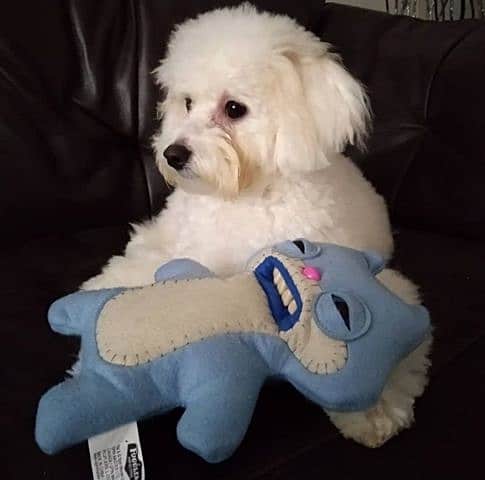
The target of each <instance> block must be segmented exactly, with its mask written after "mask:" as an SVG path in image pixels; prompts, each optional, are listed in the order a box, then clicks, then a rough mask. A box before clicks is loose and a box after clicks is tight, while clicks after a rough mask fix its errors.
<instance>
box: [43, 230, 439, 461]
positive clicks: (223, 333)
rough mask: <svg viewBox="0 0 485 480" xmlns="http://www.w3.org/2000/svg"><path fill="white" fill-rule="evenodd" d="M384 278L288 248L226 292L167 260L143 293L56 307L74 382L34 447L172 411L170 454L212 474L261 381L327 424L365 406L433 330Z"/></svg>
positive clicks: (79, 296)
mask: <svg viewBox="0 0 485 480" xmlns="http://www.w3.org/2000/svg"><path fill="white" fill-rule="evenodd" d="M382 267H383V261H382V260H381V259H380V258H379V257H378V256H376V255H375V254H371V253H362V252H358V251H355V250H351V249H348V248H343V247H339V246H336V245H327V244H315V243H310V242H308V241H306V240H297V241H295V242H284V243H281V244H278V245H276V246H275V247H273V248H271V249H269V250H266V251H264V252H262V253H261V254H259V255H258V256H257V258H256V259H254V260H253V261H252V268H251V269H250V270H249V271H247V272H245V273H241V274H238V275H234V276H232V277H229V278H225V279H221V278H217V277H215V276H214V275H213V274H212V273H211V272H210V271H209V270H207V269H206V268H205V267H203V266H202V265H200V264H198V263H196V262H193V261H190V260H175V261H173V262H170V263H168V264H166V265H164V266H162V267H161V268H160V269H159V270H158V271H157V273H156V275H155V279H156V282H157V283H155V284H153V285H151V286H147V287H141V288H132V289H126V288H118V289H109V290H99V291H92V292H78V293H74V294H72V295H68V296H67V297H64V298H61V299H60V300H58V301H56V302H55V303H54V304H53V305H52V306H51V308H50V311H49V322H50V325H51V327H52V328H53V330H55V331H56V332H59V333H62V334H67V335H80V336H81V351H80V361H81V368H80V371H79V373H78V374H76V375H75V376H74V377H73V378H69V379H67V380H66V381H64V382H62V383H60V384H59V385H57V386H55V387H54V388H52V389H51V390H49V391H48V392H47V393H46V394H45V395H44V396H43V397H42V399H41V401H40V404H39V408H38V412H37V424H36V432H35V433H36V439H37V442H38V444H39V446H40V447H41V448H42V450H44V451H45V452H47V453H55V452H57V451H58V450H60V449H63V448H65V447H68V446H70V445H73V444H75V443H78V442H81V441H83V440H86V439H87V438H89V437H91V436H93V435H95V434H98V433H101V432H103V431H107V430H110V429H112V428H114V427H116V426H119V425H122V424H124V423H128V422H132V421H136V420H139V419H141V418H145V417H148V416H152V415H158V414H162V413H164V412H167V411H168V410H171V409H173V408H175V407H178V406H182V407H184V408H185V412H184V414H183V415H182V418H181V419H180V421H179V423H178V426H177V435H178V439H179V441H180V442H181V443H182V445H184V446H185V447H186V448H188V449H190V450H192V451H194V452H195V453H197V454H198V455H200V456H201V457H203V458H204V459H205V460H207V461H209V462H219V461H222V460H224V459H226V458H227V457H229V456H230V455H231V454H232V453H233V452H234V450H235V449H236V448H237V447H238V445H239V444H240V442H241V441H242V439H243V437H244V434H245V432H246V430H247V428H248V425H249V422H250V420H251V416H252V413H253V410H254V407H255V404H256V401H257V398H258V394H259V391H260V389H261V387H262V385H263V383H264V382H265V381H266V380H267V379H268V378H270V377H278V378H281V379H284V380H286V381H288V382H290V383H291V384H293V385H294V386H295V387H296V388H297V389H298V390H299V391H300V392H301V393H303V395H305V396H306V397H308V398H309V399H311V400H312V401H314V402H315V403H317V404H319V405H320V406H321V407H324V408H326V409H329V410H339V411H352V410H362V409H366V408H368V407H370V406H372V405H373V404H374V403H375V402H376V401H377V399H378V397H379V395H380V393H381V392H382V389H383V387H384V385H385V383H386V380H387V378H388V376H389V374H390V372H391V370H392V369H393V368H394V367H395V366H396V364H397V363H398V362H399V361H400V360H401V359H402V358H403V357H405V356H406V355H408V354H409V353H410V352H411V351H412V350H413V349H415V348H416V347H417V346H418V345H419V344H420V343H421V342H423V340H424V339H425V338H426V336H427V334H428V332H429V329H430V323H429V317H428V313H427V311H426V309H425V308H423V307H421V306H411V305H408V304H406V303H404V302H403V301H401V300H400V299H399V298H398V297H397V296H395V295H394V294H392V293H391V292H390V291H389V290H388V289H386V288H385V287H384V286H383V285H382V284H381V283H380V282H379V281H378V280H376V278H375V276H374V275H375V274H376V273H377V272H378V271H380V270H381V269H382Z"/></svg>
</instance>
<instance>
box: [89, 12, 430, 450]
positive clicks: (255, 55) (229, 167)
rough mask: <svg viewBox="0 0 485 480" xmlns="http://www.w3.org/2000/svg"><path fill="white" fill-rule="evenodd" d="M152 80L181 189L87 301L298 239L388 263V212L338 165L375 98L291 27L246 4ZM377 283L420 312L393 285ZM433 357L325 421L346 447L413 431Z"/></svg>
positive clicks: (163, 164)
mask: <svg viewBox="0 0 485 480" xmlns="http://www.w3.org/2000/svg"><path fill="white" fill-rule="evenodd" d="M155 73H156V79H157V82H158V83H159V84H160V85H161V86H162V87H163V88H164V89H166V99H165V101H164V102H163V103H162V104H161V105H160V113H161V114H162V115H163V119H164V121H163V128H162V129H161V130H160V132H159V133H157V134H156V135H155V137H154V142H153V144H154V149H155V152H156V159H157V163H158V165H159V167H160V170H161V171H162V173H163V174H164V176H165V179H166V180H167V181H168V182H169V183H171V184H173V185H176V186H177V187H178V188H177V189H176V190H175V192H174V193H173V194H172V195H171V196H170V197H169V199H168V204H167V207H166V209H165V210H164V211H162V213H161V214H160V215H159V216H158V218H155V219H154V220H153V221H151V222H149V223H145V224H142V225H136V226H134V233H133V236H132V238H131V240H130V242H129V243H128V245H127V247H126V251H125V253H124V255H123V256H115V257H113V258H111V260H110V261H109V263H108V264H107V265H106V267H105V268H104V269H103V272H102V273H101V274H100V275H98V276H96V277H94V278H92V279H91V280H89V281H87V282H86V283H85V284H84V285H83V288H85V289H88V288H89V289H93V288H105V287H113V286H120V285H123V286H135V285H142V284H148V283H151V282H152V281H153V274H154V271H155V270H156V268H157V267H158V266H159V265H160V264H161V263H162V262H165V261H167V260H170V259H172V258H176V257H190V258H193V259H195V260H198V261H199V262H201V263H203V264H205V265H207V266H208V267H209V268H211V269H212V270H213V271H215V272H216V273H217V274H219V275H225V274H230V273H234V272H236V271H240V270H242V269H243V268H244V267H245V263H246V261H247V259H248V258H249V257H250V256H251V255H252V254H254V252H255V251H257V250H259V249H261V248H263V247H265V246H268V245H270V244H273V243H275V242H279V241H282V240H285V239H288V238H290V239H291V238H297V237H307V238H308V239H310V240H315V241H324V242H334V243H338V244H341V245H345V246H349V247H353V248H357V249H373V250H375V251H377V252H380V253H381V254H382V255H384V256H385V257H387V258H388V257H389V256H390V255H391V253H392V236H391V230H390V225H389V219H388V214H387V210H386V206H385V204H384V201H383V199H382V198H381V197H380V196H379V195H377V193H376V192H375V190H374V189H373V187H372V186H371V185H370V184H369V183H368V182H367V181H366V180H365V179H364V177H363V176H362V174H361V172H360V171H359V170H358V169H357V168H356V167H355V166H354V165H353V164H352V162H351V161H350V160H348V159H347V158H345V157H344V156H343V155H342V151H343V149H344V147H345V145H346V144H347V143H351V144H356V145H362V143H363V141H364V140H365V136H366V133H367V126H368V123H369V118H370V115H369V110H368V103H367V97H366V94H365V92H364V89H363V88H362V86H361V85H360V84H359V82H357V81H356V80H355V79H354V78H353V77H352V76H351V75H350V74H349V73H348V72H347V71H346V70H345V68H344V67H343V66H342V64H341V62H340V58H339V57H338V56H337V55H336V54H334V53H331V52H330V51H329V45H328V44H326V43H323V42H322V41H320V39H319V38H317V37H316V36H315V35H313V34H312V33H310V32H308V31H306V30H305V29H304V28H303V27H301V26H299V25H298V24H297V23H295V21H293V20H292V19H290V18H288V17H286V16H275V15H271V14H268V13H261V12H258V11H257V10H256V9H255V8H254V7H252V6H251V5H248V4H245V5H242V6H240V7H238V8H226V9H220V10H215V11H211V12H209V13H205V14H203V15H200V16H199V17H197V18H196V19H194V20H189V21H187V22H185V23H183V24H182V25H180V26H179V27H178V28H176V30H175V31H174V33H173V34H172V37H171V40H170V42H169V46H168V53H167V56H166V58H165V59H164V60H163V61H162V62H161V64H160V66H159V67H158V68H157V69H156V71H155ZM380 279H381V281H383V282H384V283H385V284H386V285H387V286H388V287H389V288H390V289H392V290H393V291H395V292H396V293H397V294H398V295H400V296H401V297H402V298H403V299H404V300H406V301H408V302H412V303H414V302H418V301H419V299H418V294H417V289H416V288H415V287H414V285H413V284H412V283H411V282H409V281H408V280H406V279H405V278H404V277H402V276H401V275H399V274H398V273H397V272H395V271H391V270H385V271H384V272H382V273H381V275H380ZM429 344H430V342H428V343H427V344H426V345H423V346H422V347H420V348H419V349H418V350H417V351H415V352H413V353H412V354H411V355H410V356H409V357H408V358H407V359H405V360H404V361H403V362H402V363H401V364H400V365H399V366H398V368H397V369H396V370H395V372H394V374H393V376H392V378H391V379H390V381H389V383H388V385H387V387H386V389H385V391H384V392H383V395H382V398H381V400H380V402H379V403H378V404H377V405H376V406H375V407H374V408H372V409H370V410H368V411H365V412H355V413H335V412H328V414H329V416H330V418H331V420H332V421H333V422H334V424H335V425H336V426H337V427H338V428H339V429H340V430H341V432H342V433H343V435H344V436H346V437H350V438H353V439H355V440H356V441H358V442H361V443H363V444H365V445H368V446H378V445H381V444H382V443H383V442H385V441H386V440H388V439H389V438H390V437H391V436H392V435H394V434H395V433H397V432H398V431H399V430H400V429H402V428H405V427H407V426H409V425H410V424H411V422H412V420H413V404H414V399H415V398H416V397H417V396H419V395H420V394H421V393H422V392H423V389H424V387H425V384H426V378H427V377H426V371H427V367H428V364H429V362H428V360H427V354H428V349H429Z"/></svg>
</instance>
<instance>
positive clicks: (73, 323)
mask: <svg viewBox="0 0 485 480" xmlns="http://www.w3.org/2000/svg"><path fill="white" fill-rule="evenodd" d="M118 291H119V290H117V289H112V290H100V291H97V292H76V293H72V294H71V295H67V296H65V297H62V298H60V299H59V300H56V301H55V302H54V303H53V304H52V305H51V306H50V308H49V312H48V315H47V316H48V319H49V324H50V326H51V328H52V330H54V331H55V332H59V333H62V334H64V335H79V334H80V333H81V332H82V329H83V322H84V321H86V319H88V318H89V317H90V313H92V315H97V313H98V311H99V310H100V308H101V307H102V306H103V305H104V304H105V303H106V302H107V301H108V299H110V298H111V297H113V296H114V295H116V293H118Z"/></svg>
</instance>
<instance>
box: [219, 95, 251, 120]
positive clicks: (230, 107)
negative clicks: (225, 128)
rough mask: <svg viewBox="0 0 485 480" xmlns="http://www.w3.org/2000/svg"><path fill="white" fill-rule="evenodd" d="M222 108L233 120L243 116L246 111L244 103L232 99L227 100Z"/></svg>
mask: <svg viewBox="0 0 485 480" xmlns="http://www.w3.org/2000/svg"><path fill="white" fill-rule="evenodd" d="M224 110H225V111H226V115H227V116H228V117H229V118H232V119H233V120H234V119H236V118H241V117H243V116H244V115H246V112H247V111H248V109H247V107H246V106H245V105H243V104H242V103H238V102H235V101H234V100H229V101H228V102H227V103H226V105H225V106H224Z"/></svg>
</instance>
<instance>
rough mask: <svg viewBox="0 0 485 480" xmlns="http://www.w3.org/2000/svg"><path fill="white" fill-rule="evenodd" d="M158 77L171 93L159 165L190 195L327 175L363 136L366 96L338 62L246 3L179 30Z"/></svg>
mask: <svg viewBox="0 0 485 480" xmlns="http://www.w3.org/2000/svg"><path fill="white" fill-rule="evenodd" d="M155 74H156V80H157V82H158V83H159V84H160V86H161V87H162V88H163V89H165V90H166V97H165V100H164V101H163V103H162V104H161V105H160V107H159V109H160V113H161V115H163V127H162V128H161V130H160V132H159V133H158V134H156V135H155V137H154V147H155V152H156V157H157V162H158V165H159V167H160V170H161V171H162V173H163V175H164V176H165V178H166V180H167V181H168V182H169V183H171V184H176V185H179V186H180V187H182V188H184V189H186V190H189V191H196V192H199V193H216V194H219V195H222V196H224V197H234V196H236V195H238V193H239V192H241V191H242V190H244V189H247V188H249V187H250V186H252V185H254V184H255V183H257V181H258V179H264V178H267V177H272V176H274V175H275V174H280V175H283V176H291V175H295V174H298V173H301V172H309V171H312V170H319V169H321V168H324V167H325V166H326V165H328V162H329V158H330V157H331V156H332V154H335V153H339V152H342V151H343V149H344V148H345V146H346V145H347V143H350V144H355V145H358V146H361V145H362V144H363V140H364V139H365V136H366V132H367V126H368V120H369V110H368V104H367V97H366V94H365V92H364V89H363V87H362V86H361V84H360V83H359V82H358V81H356V80H355V79H354V78H353V77H352V76H351V75H350V74H349V73H348V72H347V71H346V70H345V68H344V67H343V66H342V64H341V62H340V58H339V57H338V55H336V54H334V53H331V52H330V51H329V45H328V44H326V43H323V42H322V41H320V39H318V38H317V37H316V36H315V35H313V34H312V33H310V32H308V31H307V30H305V29H304V28H303V27H301V26H299V25H298V24H297V23H296V22H295V21H293V20H292V19H290V18H288V17H285V16H275V15H271V14H269V13H264V12H263V13H260V12H257V11H256V9H255V8H254V7H252V6H251V5H248V4H245V5H243V6H241V7H238V8H226V9H221V10H215V11H211V12H209V13H205V14H203V15H201V16H199V17H197V18H196V19H194V20H189V21H187V22H185V23H183V24H181V25H180V26H179V27H178V28H176V30H175V31H174V33H173V34H172V37H171V39H170V42H169V45H168V52H167V56H166V58H165V59H163V60H162V62H161V64H160V66H159V67H158V68H157V69H156V70H155Z"/></svg>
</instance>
